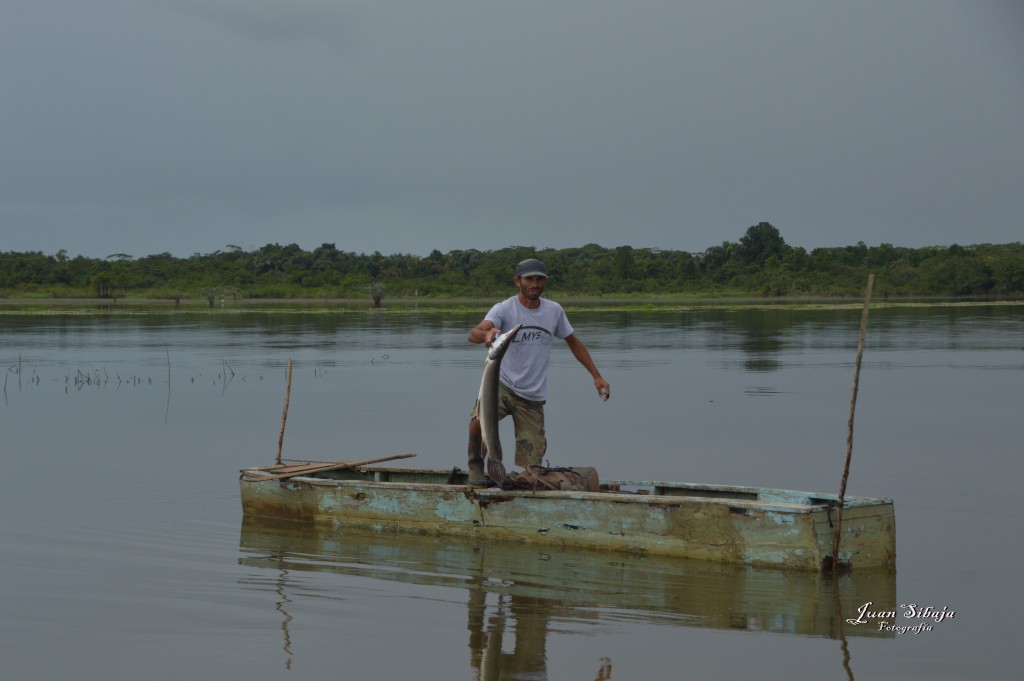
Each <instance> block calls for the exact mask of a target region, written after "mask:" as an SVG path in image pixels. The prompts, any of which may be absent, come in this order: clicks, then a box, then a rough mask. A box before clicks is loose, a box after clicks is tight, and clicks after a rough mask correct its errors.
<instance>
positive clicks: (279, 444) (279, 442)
mask: <svg viewBox="0 0 1024 681" xmlns="http://www.w3.org/2000/svg"><path fill="white" fill-rule="evenodd" d="M291 396H292V358H291V357H289V358H288V385H287V386H286V387H285V390H284V413H283V414H281V432H280V433H279V434H278V436H277V458H276V459H274V463H275V464H280V463H281V448H282V446H283V445H284V425H285V423H286V422H287V421H288V402H289V400H290V399H291Z"/></svg>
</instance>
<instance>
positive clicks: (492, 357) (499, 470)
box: [477, 324, 523, 486]
mask: <svg viewBox="0 0 1024 681" xmlns="http://www.w3.org/2000/svg"><path fill="white" fill-rule="evenodd" d="M521 328H523V325H522V324H516V325H515V326H514V327H512V329H511V330H510V331H508V332H506V333H503V334H501V335H500V336H498V337H497V338H495V339H494V342H493V343H491V347H490V348H488V349H487V359H486V360H485V361H484V375H483V377H481V379H480V392H479V393H477V403H478V405H479V407H478V409H477V418H478V419H479V420H480V432H481V435H482V439H483V443H484V452H485V453H486V455H487V474H488V475H490V476H491V480H492V481H493V482H494V484H496V485H499V486H500V485H501V483H503V482H505V466H504V464H502V463H501V441H500V440H499V439H498V376H499V374H500V372H501V360H502V358H503V357H504V356H505V353H506V352H508V349H509V348H510V347H511V346H512V341H514V340H515V338H516V334H517V333H519V329H521Z"/></svg>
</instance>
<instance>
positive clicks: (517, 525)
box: [240, 464, 896, 570]
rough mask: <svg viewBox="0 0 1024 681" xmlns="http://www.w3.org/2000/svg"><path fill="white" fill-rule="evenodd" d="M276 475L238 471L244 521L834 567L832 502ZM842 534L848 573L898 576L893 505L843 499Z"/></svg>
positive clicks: (312, 472)
mask: <svg viewBox="0 0 1024 681" xmlns="http://www.w3.org/2000/svg"><path fill="white" fill-rule="evenodd" d="M280 470H281V467H280V466H264V467H255V468H247V469H243V470H242V473H241V478H240V484H241V498H242V510H243V513H244V515H245V516H247V517H264V518H278V519H285V520H292V521H298V522H304V523H312V524H315V525H318V526H322V527H332V528H345V527H348V528H362V529H371V530H375V531H386V532H404V533H414V534H420V535H454V536H460V537H469V538H477V539H487V540H503V541H512V542H532V543H536V544H547V545H556V546H563V547H569V548H573V547H578V548H585V549H597V550H611V551H621V552H629V553H639V554H646V555H652V556H669V557H679V558H690V559H701V560H710V561H719V562H727V563H738V564H744V565H752V566H764V567H774V568H786V569H802V570H818V569H820V568H821V567H822V565H823V562H824V561H826V560H829V561H830V559H831V556H832V547H833V539H834V536H835V525H834V523H835V516H836V512H837V509H836V500H837V497H836V495H833V494H817V493H809V492H799V491H792V490H781V489H765V488H756V487H741V486H727V485H706V484H695V483H682V482H659V481H641V480H612V481H602V484H601V487H600V491H597V492H580V491H543V492H541V491H531V490H514V491H507V490H502V489H497V488H484V487H471V486H468V485H467V484H466V482H467V480H466V477H467V474H466V473H465V472H464V471H459V470H458V469H453V470H451V471H447V470H434V469H421V468H403V467H390V466H360V467H354V468H340V469H339V468H335V469H333V470H323V467H319V468H317V467H315V466H312V465H311V466H310V467H309V469H308V470H306V472H302V471H303V469H302V468H301V467H299V466H297V465H296V464H292V465H291V468H290V472H289V473H288V474H286V475H285V474H282V473H280ZM295 471H299V472H295ZM841 529H842V535H841V541H840V551H839V557H840V559H841V561H842V562H843V563H844V564H845V565H847V566H849V567H851V568H854V569H856V568H894V567H895V564H896V526H895V514H894V511H893V503H892V501H891V500H889V499H880V498H867V497H851V496H846V497H845V500H844V504H843V511H842V524H841Z"/></svg>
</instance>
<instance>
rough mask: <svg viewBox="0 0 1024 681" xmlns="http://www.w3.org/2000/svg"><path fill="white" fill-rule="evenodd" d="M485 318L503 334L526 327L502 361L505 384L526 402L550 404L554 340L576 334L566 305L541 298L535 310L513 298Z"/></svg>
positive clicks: (499, 305)
mask: <svg viewBox="0 0 1024 681" xmlns="http://www.w3.org/2000/svg"><path fill="white" fill-rule="evenodd" d="M484 319H485V320H487V321H490V322H491V323H492V324H494V325H495V326H496V327H498V328H499V329H501V330H502V332H506V331H508V330H509V329H511V328H512V327H513V326H515V325H516V324H519V323H520V322H522V324H523V328H522V329H520V331H519V333H518V334H516V339H515V341H514V342H513V343H512V346H511V347H510V348H509V349H508V352H506V353H505V357H504V359H502V360H501V382H502V383H504V384H505V385H507V386H508V387H509V388H511V389H512V390H513V391H514V392H515V393H516V394H517V395H519V396H520V397H522V398H524V399H527V400H532V401H534V402H544V401H546V400H547V398H548V363H549V362H550V360H551V340H552V338H559V339H565V338H566V337H568V336H570V335H572V331H573V329H572V325H571V324H570V323H569V318H568V317H566V316H565V310H563V309H562V306H561V305H559V304H558V303H556V302H553V301H550V300H547V299H546V298H541V299H540V307H538V308H535V309H531V308H528V307H526V306H524V305H523V304H522V303H520V302H519V297H518V296H512V297H511V298H508V299H507V300H503V301H501V302H500V303H498V304H496V305H495V306H494V307H492V308H491V310H490V312H488V313H487V316H485V317H484Z"/></svg>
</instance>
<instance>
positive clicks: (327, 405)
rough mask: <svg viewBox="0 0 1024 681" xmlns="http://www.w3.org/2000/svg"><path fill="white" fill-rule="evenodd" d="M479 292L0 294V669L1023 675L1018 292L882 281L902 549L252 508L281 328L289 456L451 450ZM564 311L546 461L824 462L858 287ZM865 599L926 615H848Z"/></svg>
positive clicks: (796, 475) (736, 473) (755, 475)
mask: <svg viewBox="0 0 1024 681" xmlns="http://www.w3.org/2000/svg"><path fill="white" fill-rule="evenodd" d="M483 312H484V310H483V309H481V310H479V311H473V312H468V313H460V314H454V315H453V314H442V313H436V312H434V313H420V312H416V311H409V310H386V311H383V312H378V313H373V312H367V311H364V310H343V309H331V308H326V307H325V308H323V309H313V308H309V309H303V308H298V307H296V308H293V309H290V310H286V311H279V312H273V311H266V310H263V311H254V310H244V309H231V308H228V309H218V310H214V311H202V312H178V313H168V312H154V311H148V312H147V311H145V310H134V311H130V310H129V311H121V312H116V313H102V314H97V313H89V314H86V313H84V312H83V311H82V310H79V311H76V312H75V313H59V312H56V311H47V312H39V313H24V312H19V311H14V310H10V309H7V310H0V366H2V367H3V368H4V369H5V373H4V380H3V393H2V395H0V426H2V429H3V438H2V445H0V446H2V448H3V449H2V451H3V453H4V461H5V464H6V473H7V474H6V475H4V476H3V478H2V479H0V512H2V513H0V517H2V520H0V545H2V547H3V550H2V553H0V566H2V573H0V574H2V576H3V581H2V587H0V588H2V604H3V605H2V607H0V675H2V676H3V678H10V679H64V678H104V679H139V678H146V679H179V678H186V677H188V678H218V679H250V680H259V679H278V678H293V679H307V678H308V679H313V678H317V679H322V678H351V679H395V678H417V679H476V678H487V679H497V678H528V679H542V678H550V679H585V680H586V681H591V680H593V679H640V678H664V677H666V676H668V677H671V678H677V677H680V676H684V675H686V676H693V677H697V678H741V677H751V676H755V675H756V676H757V677H758V678H791V677H792V675H793V672H794V671H798V672H799V673H802V674H806V675H808V676H812V677H815V678H836V679H849V678H857V679H904V678H929V679H964V678H974V679H1006V678H1015V677H1016V676H1018V675H1019V671H1017V672H1014V669H1016V668H1017V666H1018V665H1017V664H1015V660H1016V652H1017V651H1016V646H1017V642H1018V640H1019V634H1018V633H1017V632H1018V629H1017V627H1018V619H1019V614H1020V612H1021V608H1022V606H1024V602H1022V599H1021V596H1020V592H1021V590H1020V586H1019V584H1018V582H1017V575H1016V567H1017V565H1019V564H1020V562H1021V559H1022V558H1024V550H1022V549H1021V546H1020V542H1019V537H1020V534H1021V532H1020V529H1019V528H1020V525H1021V520H1020V518H1019V514H1018V513H1016V512H1015V504H1014V501H1015V500H1016V498H1017V492H1018V489H1019V486H1020V482H1021V481H1022V473H1024V465H1022V463H1021V444H1020V443H1021V442H1022V440H1024V418H1022V417H1024V397H1022V387H1024V307H1022V306H996V305H993V306H970V307H934V308H899V307H887V308H880V309H875V310H873V311H872V317H871V321H870V328H869V333H868V348H867V351H866V354H865V357H864V363H863V367H862V372H861V381H860V394H859V399H858V403H857V416H856V432H855V440H854V455H853V466H852V472H851V477H850V483H849V488H848V493H850V494H861V495H867V496H885V497H890V498H892V499H894V500H895V503H896V516H897V551H898V564H897V568H898V569H897V571H896V572H895V573H890V572H883V573H873V572H864V573H860V574H858V573H856V572H855V573H854V574H852V575H850V576H845V577H842V578H840V579H839V580H838V581H835V582H833V581H832V580H831V579H826V578H824V577H822V576H820V575H816V574H815V575H801V574H792V573H785V572H779V571H771V570H750V569H742V568H736V567H729V566H721V565H717V564H707V563H693V562H682V563H681V562H671V561H661V560H652V559H639V558H629V557H624V556H614V555H607V554H586V553H582V554H581V553H579V552H569V553H566V552H560V551H557V550H551V549H543V550H542V549H537V548H535V547H534V548H523V547H511V546H494V545H475V544H473V543H467V542H459V541H451V540H443V539H442V540H438V539H431V540H427V539H420V538H405V537H403V538H396V537H389V536H374V535H360V534H344V535H343V534H336V533H330V532H322V531H315V530H311V529H309V528H298V527H291V526H288V525H280V524H274V523H266V522H254V521H252V520H243V518H242V515H241V510H240V504H239V500H238V481H237V479H238V470H239V469H240V468H242V467H244V466H249V465H254V464H266V463H271V462H272V461H273V459H274V456H275V454H276V450H277V438H278V432H279V429H280V426H281V415H282V405H283V402H284V389H285V367H286V365H287V362H288V360H289V359H292V360H294V362H295V368H294V375H293V384H292V393H291V403H290V408H289V415H288V421H287V429H286V433H285V440H284V451H285V457H286V458H303V459H305V458H309V459H316V460H334V459H344V458H350V459H357V458H370V457H374V456H384V455H388V454H392V453H399V452H413V453H415V454H417V458H416V459H415V460H413V463H414V465H416V466H423V467H450V466H453V465H463V466H464V462H465V429H466V425H467V418H468V412H469V408H470V407H471V406H472V402H473V398H474V396H475V393H476V389H477V386H478V383H479V377H480V373H479V372H480V368H481V366H482V361H483V357H482V354H481V350H480V348H479V347H475V346H470V345H469V344H468V343H466V342H465V334H466V331H467V330H468V329H469V328H470V327H471V326H473V325H474V324H476V322H477V321H479V317H480V316H481V315H482V313H483ZM571 316H572V320H573V322H574V324H575V325H576V329H577V333H578V334H579V335H580V337H581V338H582V339H583V340H584V341H585V342H586V343H587V344H588V346H589V347H590V349H591V352H592V354H593V355H594V357H595V359H596V361H597V363H598V365H599V366H600V367H601V369H602V371H603V373H604V374H605V375H606V377H607V378H608V379H609V380H610V382H611V384H612V399H611V400H610V401H609V402H607V403H602V402H600V401H599V400H598V399H597V397H596V395H595V394H594V391H593V387H592V385H591V382H590V380H589V377H588V376H587V375H586V373H585V372H584V371H583V369H582V368H580V367H579V366H578V365H577V364H576V363H575V361H574V360H573V359H572V357H571V355H570V353H569V352H568V350H567V349H566V348H565V347H564V346H561V347H558V348H556V350H555V353H554V356H553V360H552V364H553V367H552V371H551V377H550V392H551V399H550V402H549V404H548V412H547V413H548V423H549V428H548V431H549V432H548V435H549V460H550V461H551V462H552V463H553V464H557V465H592V466H595V467H597V469H598V470H599V471H600V473H601V475H602V477H604V478H640V479H663V480H681V481H690V482H707V483H716V482H718V483H730V484H743V485H758V486H771V487H784V488H794V489H806V490H813V491H837V489H838V485H839V480H840V476H841V473H842V464H843V456H844V452H845V442H846V430H847V417H848V410H849V403H850V389H851V385H852V378H853V364H854V359H855V352H856V342H857V332H858V325H859V320H860V311H859V309H855V308H850V309H840V310H792V309H783V308H776V309H772V308H767V309H737V310H723V309H700V308H695V309H686V310H676V311H671V312H612V311H607V312H586V313H583V312H581V313H577V314H574V315H571ZM502 426H503V438H504V439H506V441H508V440H509V439H511V424H502ZM867 602H872V603H873V604H874V605H873V606H872V609H874V608H881V607H882V606H883V605H884V606H885V608H886V609H896V610H898V611H899V612H898V615H899V617H898V620H899V622H898V623H899V624H901V625H904V626H908V625H910V626H912V625H916V624H918V623H920V622H925V623H926V624H928V625H929V626H928V628H923V629H922V630H921V631H920V633H916V634H915V633H906V634H902V635H899V634H895V633H893V632H884V631H878V630H877V628H876V627H875V626H873V625H872V626H866V625H865V626H853V625H850V624H848V623H846V622H845V620H846V619H850V618H856V616H857V611H858V609H859V608H860V607H861V606H862V605H863V604H865V603H867ZM910 604H916V605H917V606H918V607H921V608H923V607H926V606H931V607H932V608H934V609H938V610H941V609H943V608H945V609H946V610H947V611H949V610H952V611H955V613H956V614H955V616H954V617H953V618H951V619H949V618H947V619H944V620H943V621H941V622H940V621H936V620H935V619H934V618H931V619H922V618H920V617H915V618H904V617H903V614H904V612H905V610H904V609H903V608H902V606H904V605H907V606H909V605H910Z"/></svg>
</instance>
